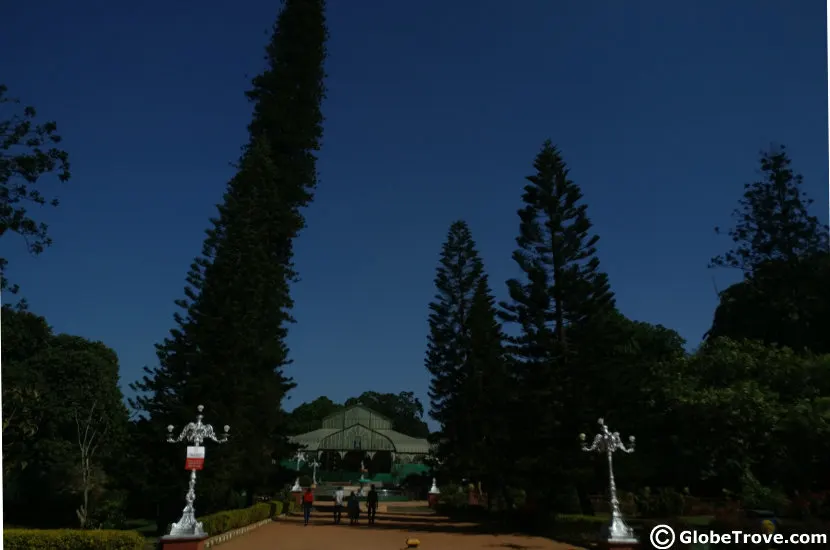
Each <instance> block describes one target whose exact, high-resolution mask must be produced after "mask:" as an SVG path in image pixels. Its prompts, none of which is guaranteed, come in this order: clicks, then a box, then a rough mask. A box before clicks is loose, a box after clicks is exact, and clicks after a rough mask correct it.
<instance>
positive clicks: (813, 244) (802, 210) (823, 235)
mask: <svg viewBox="0 0 830 550" xmlns="http://www.w3.org/2000/svg"><path fill="white" fill-rule="evenodd" d="M791 164H792V161H791V160H790V157H789V155H788V154H787V150H786V148H785V147H783V146H780V147H778V148H772V149H770V150H769V151H766V152H763V153H761V172H762V174H763V175H764V179H762V180H760V181H756V182H754V183H751V184H746V185H744V194H743V197H742V198H741V200H740V201H739V202H740V206H739V208H737V209H735V211H734V212H733V214H732V216H733V218H734V219H735V227H734V228H733V229H731V230H729V231H728V235H729V237H730V238H731V239H732V242H733V243H734V244H735V248H734V249H733V250H730V251H728V252H726V253H725V254H723V255H720V256H716V257H714V258H712V261H711V263H710V265H711V266H713V267H731V268H737V269H740V270H742V271H744V272H745V273H753V272H754V271H755V270H756V269H757V268H758V267H759V266H761V265H764V264H767V263H769V262H778V261H781V262H784V263H789V264H793V263H796V262H798V261H799V260H800V259H801V258H805V257H809V256H813V255H815V254H826V253H827V250H828V242H827V231H828V228H827V227H826V226H823V225H822V224H821V223H820V222H819V220H818V218H817V217H816V216H812V215H810V213H809V207H810V205H812V203H813V201H812V199H809V198H808V197H807V196H806V194H805V193H804V192H803V191H801V185H802V183H803V181H802V180H803V178H802V177H801V175H799V174H796V173H795V172H793V170H792V168H791V167H790V165H791ZM715 232H716V233H720V230H719V228H715Z"/></svg>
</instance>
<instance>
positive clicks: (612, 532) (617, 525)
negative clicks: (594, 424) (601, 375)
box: [579, 418, 637, 545]
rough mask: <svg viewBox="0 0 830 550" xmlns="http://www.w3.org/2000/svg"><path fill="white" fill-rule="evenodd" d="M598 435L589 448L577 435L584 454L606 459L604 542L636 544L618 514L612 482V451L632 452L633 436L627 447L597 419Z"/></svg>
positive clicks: (629, 528)
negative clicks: (608, 504) (607, 505)
mask: <svg viewBox="0 0 830 550" xmlns="http://www.w3.org/2000/svg"><path fill="white" fill-rule="evenodd" d="M599 426H600V433H598V434H597V435H596V436H595V437H594V441H593V442H592V443H591V446H590V447H588V446H587V445H585V434H579V439H580V441H582V450H583V451H585V452H593V451H596V452H599V453H605V454H606V456H607V457H608V490H609V493H610V497H611V523H610V524H609V525H608V539H607V541H606V542H608V543H611V544H619V545H625V544H636V543H637V537H635V536H634V531H632V529H631V527H629V526H628V525H627V524H626V523H625V520H624V519H623V516H622V512H620V502H619V500H617V485H616V483H615V482H614V463H613V455H614V451H622V452H624V453H633V452H634V436H633V435H632V436H631V437H629V438H628V447H626V446H625V445H623V442H622V441H621V440H620V432H613V433H611V432H609V431H608V426H606V425H605V421H604V420H603V419H602V418H600V419H599Z"/></svg>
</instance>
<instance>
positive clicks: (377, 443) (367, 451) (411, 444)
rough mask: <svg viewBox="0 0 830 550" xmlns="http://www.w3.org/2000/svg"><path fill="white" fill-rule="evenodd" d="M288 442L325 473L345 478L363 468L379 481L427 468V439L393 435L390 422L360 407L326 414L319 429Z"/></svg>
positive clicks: (422, 470)
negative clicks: (334, 473)
mask: <svg viewBox="0 0 830 550" xmlns="http://www.w3.org/2000/svg"><path fill="white" fill-rule="evenodd" d="M289 441H290V442H292V443H294V444H297V445H300V447H301V448H302V449H303V451H304V452H305V453H306V454H307V455H308V458H309V459H312V458H316V459H317V461H318V462H319V463H320V467H321V470H322V471H324V472H338V471H339V472H343V473H345V474H347V475H348V474H349V473H352V472H360V471H361V469H362V467H365V469H366V470H368V472H369V474H370V475H372V476H375V477H373V479H375V478H377V477H378V474H381V478H389V477H390V474H391V475H393V476H394V477H406V476H407V475H411V474H419V473H423V472H426V471H428V469H429V468H428V467H427V466H426V465H425V464H424V459H425V458H426V457H427V455H428V454H429V451H430V444H429V442H428V441H427V440H426V439H420V438H416V437H410V436H408V435H404V434H402V433H400V432H396V431H395V430H393V429H392V421H391V420H389V419H388V418H386V417H385V416H382V415H380V414H378V413H376V412H375V411H372V410H370V409H367V408H366V407H363V406H361V405H355V406H352V407H349V408H347V409H344V410H342V411H338V412H336V413H334V414H332V415H329V416H327V417H326V418H324V419H323V424H322V426H321V427H320V428H319V429H317V430H313V431H310V432H306V433H303V434H299V435H295V436H292V437H290V438H289ZM383 474H386V475H383ZM325 477H327V478H329V479H332V478H333V477H334V478H338V477H343V476H325ZM337 480H338V481H339V479H337Z"/></svg>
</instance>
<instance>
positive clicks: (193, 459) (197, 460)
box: [184, 447, 205, 470]
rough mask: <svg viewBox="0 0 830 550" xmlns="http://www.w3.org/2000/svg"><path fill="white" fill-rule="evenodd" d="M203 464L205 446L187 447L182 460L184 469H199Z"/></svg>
mask: <svg viewBox="0 0 830 550" xmlns="http://www.w3.org/2000/svg"><path fill="white" fill-rule="evenodd" d="M204 465H205V448H204V447H188V448H187V457H186V458H185V460H184V469H185V470H201V469H202V468H203V467H204Z"/></svg>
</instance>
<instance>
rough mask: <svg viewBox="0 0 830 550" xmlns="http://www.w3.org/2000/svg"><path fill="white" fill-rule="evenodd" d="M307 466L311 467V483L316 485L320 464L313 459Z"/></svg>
mask: <svg viewBox="0 0 830 550" xmlns="http://www.w3.org/2000/svg"><path fill="white" fill-rule="evenodd" d="M308 465H309V466H311V482H312V483H313V484H314V485H317V468H319V467H320V463H319V462H317V459H314V460H312V461H311V462H309V463H308Z"/></svg>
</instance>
